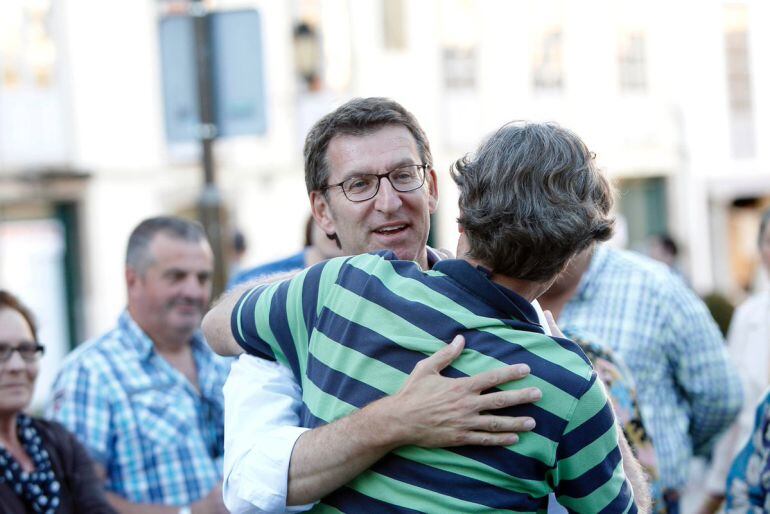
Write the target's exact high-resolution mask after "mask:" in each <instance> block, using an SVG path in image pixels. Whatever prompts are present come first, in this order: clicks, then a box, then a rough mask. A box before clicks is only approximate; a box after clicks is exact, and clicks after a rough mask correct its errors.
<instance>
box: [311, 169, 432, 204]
mask: <svg viewBox="0 0 770 514" xmlns="http://www.w3.org/2000/svg"><path fill="white" fill-rule="evenodd" d="M427 168H428V165H427V164H407V165H405V166H399V167H398V168H394V169H392V170H390V171H386V172H385V173H366V174H363V175H355V176H353V177H350V178H347V179H345V180H343V181H342V182H340V183H339V184H329V185H328V186H324V187H323V188H321V191H326V190H327V189H330V188H332V187H341V188H342V192H343V193H344V194H345V198H347V199H348V200H350V201H351V202H365V201H366V200H371V199H372V198H374V197H375V196H377V192H378V191H379V190H380V181H381V180H382V179H383V178H387V179H388V182H390V185H391V186H393V189H395V190H396V191H398V192H399V193H408V192H409V191H414V190H415V189H419V188H421V187H422V185H423V184H424V183H425V170H426V169H427Z"/></svg>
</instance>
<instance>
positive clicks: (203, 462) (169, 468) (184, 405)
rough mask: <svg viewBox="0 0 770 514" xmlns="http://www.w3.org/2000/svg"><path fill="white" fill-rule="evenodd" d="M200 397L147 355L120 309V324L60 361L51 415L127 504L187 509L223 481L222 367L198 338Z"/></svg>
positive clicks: (146, 343)
mask: <svg viewBox="0 0 770 514" xmlns="http://www.w3.org/2000/svg"><path fill="white" fill-rule="evenodd" d="M191 344H192V349H193V358H194V359H195V364H196V366H197V370H198V386H199V388H200V392H198V391H196V389H195V387H193V385H192V384H191V383H190V382H189V380H187V378H186V377H185V376H184V375H182V373H180V372H179V371H177V370H176V369H175V368H173V367H172V366H171V365H170V364H169V363H168V362H167V361H166V360H165V359H163V358H162V357H161V356H160V355H158V354H157V353H156V352H155V351H154V346H153V343H152V341H151V340H150V338H149V337H148V336H147V334H145V333H144V332H143V331H142V330H141V329H140V328H139V326H138V325H137V324H136V323H135V322H134V320H133V319H131V317H130V315H129V314H128V312H124V313H123V314H122V315H121V316H120V319H119V321H118V326H117V327H116V328H115V329H113V330H112V331H110V332H108V333H107V334H105V335H104V336H102V337H100V338H98V339H96V340H93V341H90V342H87V343H85V344H83V345H82V346H81V347H80V348H78V349H77V350H75V351H74V352H72V354H70V355H69V356H68V357H67V359H66V360H65V362H64V364H63V366H62V370H61V371H60V373H59V375H58V376H57V378H56V381H55V383H54V386H53V395H52V401H51V402H50V404H49V405H48V407H47V415H48V417H49V418H51V419H54V420H56V421H59V422H60V423H62V424H63V425H64V426H65V427H67V428H68V429H70V430H71V431H72V432H73V433H74V434H75V435H76V436H77V437H78V438H79V439H80V441H81V442H82V443H83V444H84V445H85V446H86V448H88V450H89V452H90V453H91V456H92V457H93V458H94V459H95V460H96V461H97V462H98V463H100V464H101V465H102V466H103V467H104V469H105V470H106V473H107V483H106V487H107V489H108V490H109V491H111V492H114V493H116V494H118V495H120V496H122V497H124V498H126V499H127V500H128V501H131V502H136V503H157V504H165V505H174V506H186V505H190V504H191V503H193V502H195V501H197V500H199V499H201V498H202V497H204V496H206V495H207V494H208V493H209V492H210V491H211V489H213V488H214V487H215V486H216V485H217V484H218V483H220V481H221V480H222V455H223V451H224V450H223V445H224V440H223V435H224V434H223V433H224V426H223V415H224V410H223V403H224V400H223V397H222V386H223V385H224V382H225V379H226V378H227V373H228V371H229V361H228V360H226V359H223V358H221V357H219V356H217V355H215V354H214V353H213V352H212V351H211V350H210V349H209V347H208V345H207V344H206V343H205V341H204V340H203V338H202V337H201V336H199V335H196V336H195V337H193V339H192V341H191Z"/></svg>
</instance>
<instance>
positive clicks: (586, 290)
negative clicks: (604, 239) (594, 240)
mask: <svg viewBox="0 0 770 514" xmlns="http://www.w3.org/2000/svg"><path fill="white" fill-rule="evenodd" d="M609 255H610V250H609V248H607V247H606V246H605V245H596V247H595V248H594V253H593V255H591V263H590V264H589V265H588V269H587V270H586V271H585V273H583V276H582V277H581V278H580V283H579V284H578V288H577V292H576V293H575V296H576V297H577V298H578V299H580V300H589V299H590V298H591V297H593V295H594V294H595V293H596V288H597V287H598V281H597V280H596V278H597V277H598V276H599V274H601V273H602V268H604V266H605V264H607V259H609Z"/></svg>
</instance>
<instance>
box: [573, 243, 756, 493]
mask: <svg viewBox="0 0 770 514" xmlns="http://www.w3.org/2000/svg"><path fill="white" fill-rule="evenodd" d="M559 326H560V327H561V328H562V329H570V328H573V329H577V330H581V331H584V332H587V333H590V334H592V335H594V336H595V338H596V340H597V341H600V342H602V343H603V344H605V345H607V346H609V347H610V348H612V350H614V351H615V352H617V353H619V354H620V355H621V357H622V358H623V360H624V361H625V362H626V364H627V366H628V367H629V369H630V370H631V372H632V373H633V375H634V379H635V380H636V385H637V393H638V400H639V404H640V406H641V410H642V417H643V419H644V421H645V424H646V426H647V428H648V429H649V431H650V432H651V434H652V440H653V441H654V444H655V453H656V455H657V458H658V465H659V471H660V485H661V486H662V488H664V489H668V488H673V489H678V488H681V487H682V486H684V484H685V482H686V481H687V471H688V462H689V459H690V457H691V456H692V455H693V453H696V454H699V453H703V452H706V451H708V450H709V449H710V447H711V445H712V444H713V443H714V442H715V439H716V437H717V435H718V434H719V433H720V432H721V431H723V430H725V429H726V428H727V427H728V425H729V424H730V423H731V422H732V420H733V419H734V418H735V417H736V416H737V414H738V411H739V410H740V407H741V401H742V395H741V384H740V381H739V377H738V374H737V373H736V371H735V369H734V367H733V366H732V365H731V363H730V360H729V357H728V355H727V350H726V349H725V344H724V340H723V338H722V335H721V334H720V332H719V329H718V328H717V326H716V324H715V323H714V320H713V319H712V318H711V315H710V314H709V312H708V310H707V309H706V306H705V305H704V304H703V302H702V301H700V299H698V297H697V296H695V294H694V293H693V292H692V291H690V289H689V288H688V287H687V286H686V285H685V284H684V283H683V282H682V280H681V279H680V278H679V277H677V276H675V275H674V274H673V273H671V272H670V271H669V270H668V268H666V267H665V266H664V265H662V264H660V263H658V262H655V261H653V260H651V259H648V258H646V257H643V256H641V255H638V254H634V253H631V252H627V251H622V250H616V249H612V248H609V247H606V246H599V247H597V249H596V251H595V253H594V256H593V258H592V259H591V264H590V266H589V268H588V270H587V271H586V273H585V274H584V275H583V277H582V279H581V281H580V284H579V286H578V290H577V292H576V293H575V295H574V296H573V297H572V299H571V300H570V301H569V302H568V303H567V305H566V306H565V307H564V310H563V311H562V313H561V315H560V316H559Z"/></svg>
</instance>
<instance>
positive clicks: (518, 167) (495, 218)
mask: <svg viewBox="0 0 770 514" xmlns="http://www.w3.org/2000/svg"><path fill="white" fill-rule="evenodd" d="M451 174H452V178H453V179H454V181H455V182H456V183H457V186H458V188H459V191H460V217H459V218H458V222H459V223H460V225H462V227H463V229H464V230H465V234H466V236H467V238H468V242H469V246H470V252H469V253H470V255H469V256H470V257H471V258H473V259H476V260H479V261H481V262H482V263H483V264H484V265H486V266H489V267H491V268H492V271H494V272H496V273H501V274H504V275H507V276H510V277H513V278H517V279H522V280H530V281H536V282H544V281H547V280H550V279H552V278H554V277H555V276H556V275H557V274H558V273H559V272H560V271H562V270H563V269H564V267H565V266H566V265H567V263H568V262H569V260H570V258H572V257H573V256H574V255H575V254H577V253H578V252H580V251H582V250H584V249H586V248H587V247H589V246H590V245H591V244H592V243H593V242H595V241H605V240H607V239H609V237H610V236H611V235H612V226H613V223H614V219H613V218H612V217H611V216H609V212H610V209H611V207H612V202H613V199H612V194H613V191H612V187H611V186H610V183H609V182H608V181H607V179H606V178H605V177H604V176H603V175H602V174H601V173H600V172H599V171H598V169H597V168H596V165H595V162H594V156H593V154H592V153H591V152H589V150H588V148H587V147H586V145H585V144H584V143H583V141H581V140H580V138H578V137H577V136H576V135H575V134H574V133H572V132H570V131H569V130H566V129H564V128H561V127H559V126H558V125H556V124H552V123H545V124H541V123H526V122H514V123H510V124H507V125H504V126H503V127H502V128H500V130H498V131H497V132H496V133H495V134H494V135H492V136H491V137H490V138H489V139H488V140H486V141H485V142H484V143H482V144H481V145H480V146H479V148H478V150H477V151H476V154H475V155H473V156H471V155H466V156H465V157H463V158H461V159H459V160H458V161H457V162H455V163H454V165H453V166H452V169H451Z"/></svg>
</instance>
